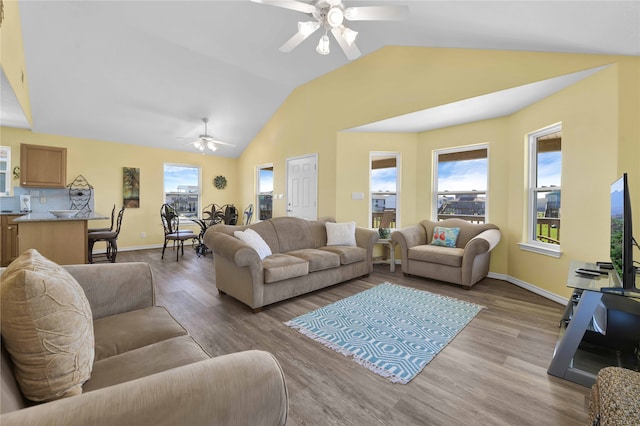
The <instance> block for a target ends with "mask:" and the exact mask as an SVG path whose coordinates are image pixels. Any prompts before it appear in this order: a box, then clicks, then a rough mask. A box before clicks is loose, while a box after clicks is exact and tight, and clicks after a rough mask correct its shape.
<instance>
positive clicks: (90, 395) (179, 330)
mask: <svg viewBox="0 0 640 426" xmlns="http://www.w3.org/2000/svg"><path fill="white" fill-rule="evenodd" d="M64 269H65V270H66V271H68V272H69V273H70V274H71V275H72V276H73V277H74V278H75V279H76V280H77V282H78V283H79V284H80V286H81V287H82V289H83V290H84V293H85V294H86V298H87V299H88V302H89V305H90V307H91V312H92V316H93V333H94V336H95V357H94V361H93V367H92V370H91V372H90V378H89V380H88V381H86V382H85V383H84V384H83V385H82V391H81V393H80V394H79V395H75V396H69V397H66V398H62V399H57V400H53V401H50V402H44V403H34V402H30V401H28V400H26V399H25V398H24V397H23V394H22V392H21V390H20V389H22V388H21V387H19V386H18V384H17V382H16V380H15V377H17V376H16V374H17V373H16V371H15V370H14V364H13V363H12V359H13V353H12V356H11V357H10V356H8V351H7V350H6V349H5V344H7V343H8V342H9V339H8V338H7V336H9V335H7V336H5V337H3V341H2V343H3V347H2V364H1V367H0V368H1V376H2V385H1V386H2V388H1V406H0V410H1V413H2V415H1V416H0V424H2V426H11V425H22V426H24V425H39V426H42V425H65V426H69V425H171V426H173V425H213V424H215V425H231V424H233V425H236V424H238V425H241V424H242V425H248V424H250V425H283V424H284V423H285V422H286V416H287V404H288V402H287V391H286V387H285V382H284V376H283V373H282V370H281V368H280V366H279V364H278V362H277V361H276V359H275V358H274V357H273V356H272V355H270V354H269V353H267V352H263V351H256V350H254V351H246V352H239V353H235V354H230V355H223V356H218V357H215V358H210V357H209V355H208V354H207V353H206V352H205V351H204V350H203V349H202V347H201V346H200V345H199V344H198V343H197V342H196V341H195V340H194V339H193V338H192V337H191V336H190V335H189V334H188V333H187V331H186V330H185V329H184V328H183V327H182V326H181V325H180V324H179V323H178V322H177V321H176V320H175V319H174V318H173V317H172V316H171V314H170V313H169V312H168V311H167V310H166V309H165V308H163V307H160V306H157V305H156V304H155V294H154V285H153V275H152V273H151V269H150V267H149V265H147V264H145V263H121V264H103V265H69V266H65V267H64ZM7 275H9V274H7ZM3 278H4V277H3ZM4 291H5V290H4V287H3V297H4V294H5V293H4ZM3 306H4V305H3ZM2 321H3V322H4V321H10V319H9V318H7V316H6V315H4V312H3V316H2ZM3 329H4V328H3ZM8 348H9V346H7V349H8ZM14 350H15V347H14Z"/></svg>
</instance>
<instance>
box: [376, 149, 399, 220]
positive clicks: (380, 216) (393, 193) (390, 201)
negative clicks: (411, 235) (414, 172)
mask: <svg viewBox="0 0 640 426" xmlns="http://www.w3.org/2000/svg"><path fill="white" fill-rule="evenodd" d="M370 158H371V180H370V183H369V190H370V200H371V222H370V223H371V227H372V228H385V229H386V228H398V217H397V212H398V176H399V169H400V167H399V163H400V161H399V160H400V155H399V154H390V153H372V154H371V157H370Z"/></svg>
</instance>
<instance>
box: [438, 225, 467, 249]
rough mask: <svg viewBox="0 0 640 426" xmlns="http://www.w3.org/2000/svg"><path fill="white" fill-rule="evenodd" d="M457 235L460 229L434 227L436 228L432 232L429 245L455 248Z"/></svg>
mask: <svg viewBox="0 0 640 426" xmlns="http://www.w3.org/2000/svg"><path fill="white" fill-rule="evenodd" d="M459 234H460V228H443V227H441V226H436V228H435V229H434V230H433V237H432V238H431V245H433V246H443V247H455V246H456V241H458V235H459Z"/></svg>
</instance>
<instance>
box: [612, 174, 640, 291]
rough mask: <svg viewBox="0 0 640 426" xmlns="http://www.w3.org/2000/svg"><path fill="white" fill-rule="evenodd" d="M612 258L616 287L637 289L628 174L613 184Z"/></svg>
mask: <svg viewBox="0 0 640 426" xmlns="http://www.w3.org/2000/svg"><path fill="white" fill-rule="evenodd" d="M610 245H611V249H610V258H611V263H612V264H613V271H612V274H611V275H612V276H613V279H614V281H615V282H616V286H618V287H622V288H624V289H635V288H636V285H635V279H636V273H635V266H634V264H633V232H632V227H631V197H630V195H629V183H628V179H627V174H626V173H625V174H623V175H622V176H621V177H620V178H619V179H618V180H616V181H615V182H613V183H612V184H611V239H610Z"/></svg>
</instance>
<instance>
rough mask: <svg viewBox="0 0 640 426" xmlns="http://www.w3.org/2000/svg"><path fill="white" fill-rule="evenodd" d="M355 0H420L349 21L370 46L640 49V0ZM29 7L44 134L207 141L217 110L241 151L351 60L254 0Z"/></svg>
mask: <svg viewBox="0 0 640 426" xmlns="http://www.w3.org/2000/svg"><path fill="white" fill-rule="evenodd" d="M308 2H310V1H308ZM345 3H346V4H347V6H362V5H380V4H392V3H396V4H406V5H408V6H409V11H410V18H409V19H408V20H406V21H401V22H351V23H349V26H350V27H351V28H353V29H355V30H356V31H359V35H358V39H357V44H358V46H359V48H360V50H361V51H362V53H363V55H366V54H368V53H371V52H373V51H375V50H377V49H380V48H381V47H384V46H387V45H408V46H429V47H459V48H479V49H502V50H527V51H549V52H574V53H595V54H617V55H640V0H633V1H613V0H605V1H480V0H475V1H454V0H447V1H392V0H387V1H376V0H345ZM19 6H20V14H21V19H22V30H23V42H24V51H25V57H26V67H27V73H26V74H27V78H28V82H29V87H30V103H31V109H32V116H33V126H32V130H33V131H36V132H41V133H48V134H57V135H64V136H74V137H81V138H88V139H96V140H105V141H115V142H121V143H129V144H137V145H145V146H155V147H161V148H167V149H177V150H184V151H194V150H195V149H194V148H193V147H192V146H191V145H190V144H188V141H189V140H191V138H195V137H197V135H199V134H200V133H202V132H203V130H204V129H203V124H202V122H201V118H202V117H208V118H209V119H210V120H211V121H210V123H209V128H208V130H209V132H208V133H209V134H211V135H212V136H214V137H215V138H216V139H219V140H221V141H226V142H230V143H233V144H235V145H236V147H235V148H232V147H224V146H221V147H220V148H219V149H218V151H217V152H216V155H222V156H226V157H237V156H239V155H240V154H241V152H242V151H243V150H244V148H245V147H246V146H247V145H248V144H249V143H250V142H251V141H252V139H253V138H254V137H255V136H256V134H257V133H258V132H259V130H260V129H261V128H262V127H263V126H264V125H265V123H266V122H267V121H268V120H269V118H270V117H271V116H272V115H273V113H274V112H275V111H276V110H277V108H278V107H279V106H280V105H281V103H282V102H283V101H284V100H285V99H286V98H287V96H288V95H289V94H290V93H291V91H292V90H293V89H294V88H296V87H297V86H299V85H301V84H303V83H306V82H308V81H310V80H312V79H314V78H316V77H318V76H321V75H323V74H326V73H327V72H330V71H332V70H334V69H336V68H338V67H341V66H342V65H344V64H346V63H347V62H348V61H347V59H346V58H345V56H344V55H343V53H342V52H341V51H340V50H339V48H338V46H337V45H336V43H335V42H333V43H332V46H331V47H332V50H331V54H329V55H327V56H320V55H318V54H317V53H316V52H315V44H316V43H317V37H315V36H312V37H310V38H309V39H307V40H306V41H304V42H303V43H302V44H301V45H300V46H298V47H297V48H296V49H295V50H294V51H293V52H292V53H288V54H285V53H281V52H279V51H278V47H279V46H280V45H281V44H282V43H284V42H285V41H286V40H287V39H288V38H289V37H290V36H291V35H293V33H294V32H295V31H296V25H297V24H296V23H297V22H298V21H299V20H306V19H307V18H306V15H304V14H302V13H300V12H295V11H292V10H286V9H281V8H276V7H273V6H267V5H263V4H257V3H252V2H249V1H240V0H234V1H153V0H147V1H35V0H29V1H25V0H21V1H19ZM574 77H575V76H574ZM567 78H568V79H571V78H572V77H567ZM552 80H553V79H552ZM567 81H569V80H564V82H565V83H566V82H567ZM548 83H549V86H547V85H544V87H554V84H557V83H558V81H553V82H551V81H549V82H548ZM541 84H542V83H541ZM2 86H3V90H2V97H1V102H2V104H1V109H0V120H1V124H2V125H8V126H14V127H24V118H22V120H23V122H22V123H23V125H22V126H20V125H19V124H18V123H19V119H18V121H15V120H14V119H13V118H12V117H15V115H16V114H18V115H19V113H20V111H19V110H18V111H16V107H17V103H16V102H15V97H14V98H13V100H12V99H11V96H10V94H5V92H7V90H4V89H5V88H6V87H7V85H6V79H4V77H3V81H2ZM514 90H516V89H514ZM520 90H525V91H526V88H522V89H520ZM529 92H532V91H529ZM533 92H535V91H533ZM513 93H516V94H519V95H522V93H523V92H519V93H518V92H517V91H515V92H513ZM509 94H510V93H509V91H507V92H506V93H501V94H500V95H501V96H503V97H504V99H507V98H513V96H511V97H510V96H509ZM488 99H489V100H491V98H488ZM480 100H482V99H480ZM476 101H478V99H476ZM454 106H455V105H454ZM458 106H461V107H465V104H461V105H458ZM467 106H468V105H467ZM451 107H452V106H451V105H450V106H448V108H451ZM443 108H444V107H443ZM18 109H19V108H18ZM436 112H437V111H436ZM10 119H11V120H10ZM405 122H410V120H408V121H407V120H406V119H405ZM431 125H432V126H435V127H438V126H441V125H449V124H445V123H444V122H443V123H438V122H437V121H433V122H432V123H431ZM406 126H409V125H408V124H406ZM406 129H410V127H406ZM395 131H397V129H396V130H395ZM407 131H408V130H407ZM181 137H186V139H180V138H181Z"/></svg>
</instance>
